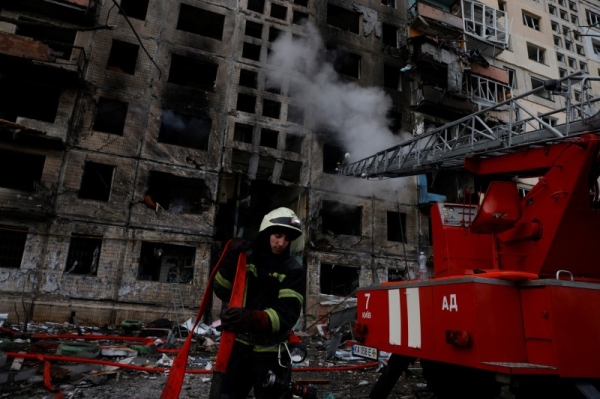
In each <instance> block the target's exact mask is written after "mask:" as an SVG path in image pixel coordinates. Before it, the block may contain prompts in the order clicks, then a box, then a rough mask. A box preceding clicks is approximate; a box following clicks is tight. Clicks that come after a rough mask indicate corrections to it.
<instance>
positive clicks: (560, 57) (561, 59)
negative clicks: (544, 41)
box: [556, 53, 565, 63]
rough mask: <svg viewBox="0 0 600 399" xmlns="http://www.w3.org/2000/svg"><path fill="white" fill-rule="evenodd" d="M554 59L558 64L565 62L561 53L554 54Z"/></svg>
mask: <svg viewBox="0 0 600 399" xmlns="http://www.w3.org/2000/svg"><path fill="white" fill-rule="evenodd" d="M556 59H557V61H558V62H563V63H564V62H565V56H564V54H562V53H556Z"/></svg>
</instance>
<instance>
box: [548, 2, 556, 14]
mask: <svg viewBox="0 0 600 399" xmlns="http://www.w3.org/2000/svg"><path fill="white" fill-rule="evenodd" d="M548 12H549V13H550V14H552V15H556V14H557V11H556V7H554V6H553V5H550V4H548Z"/></svg>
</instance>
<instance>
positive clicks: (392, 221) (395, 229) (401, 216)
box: [387, 211, 408, 243]
mask: <svg viewBox="0 0 600 399" xmlns="http://www.w3.org/2000/svg"><path fill="white" fill-rule="evenodd" d="M387 240H388V241H394V242H404V243H407V242H408V241H407V239H406V213H403V212H392V211H388V212H387Z"/></svg>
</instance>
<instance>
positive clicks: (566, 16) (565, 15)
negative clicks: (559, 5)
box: [538, 10, 569, 30]
mask: <svg viewBox="0 0 600 399" xmlns="http://www.w3.org/2000/svg"><path fill="white" fill-rule="evenodd" d="M560 19H563V20H565V21H568V20H569V13H567V12H566V11H565V10H560ZM538 30H539V29H538Z"/></svg>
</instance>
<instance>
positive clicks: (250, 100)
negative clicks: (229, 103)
mask: <svg viewBox="0 0 600 399" xmlns="http://www.w3.org/2000/svg"><path fill="white" fill-rule="evenodd" d="M235 109H237V110H238V111H243V112H249V113H251V114H253V113H254V112H256V96H253V95H251V94H244V93H238V96H237V105H236V108H235Z"/></svg>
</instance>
